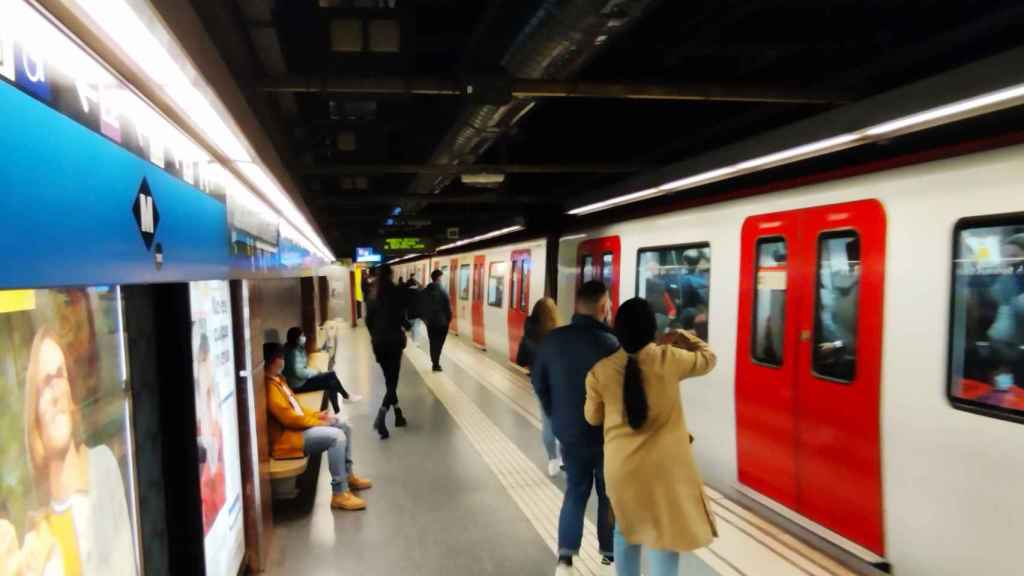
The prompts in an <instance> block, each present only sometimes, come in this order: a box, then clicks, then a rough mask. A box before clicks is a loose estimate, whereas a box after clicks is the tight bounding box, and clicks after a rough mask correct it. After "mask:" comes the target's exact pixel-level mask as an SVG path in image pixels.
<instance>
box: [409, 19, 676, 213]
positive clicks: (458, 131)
mask: <svg viewBox="0 0 1024 576" xmlns="http://www.w3.org/2000/svg"><path fill="white" fill-rule="evenodd" d="M659 2H660V0H544V2H543V3H542V4H541V6H540V8H539V9H538V10H537V11H536V13H534V15H533V17H532V18H531V19H530V20H529V22H528V23H527V25H526V26H525V27H524V29H523V30H522V32H520V34H519V36H518V37H517V38H516V40H515V41H514V42H513V44H512V47H511V48H510V49H509V50H508V52H507V53H506V54H505V57H504V58H503V60H502V64H503V65H504V67H505V69H506V71H507V73H508V75H509V76H510V77H512V78H529V79H553V80H565V79H569V78H572V77H574V76H575V75H577V74H578V73H579V72H580V70H582V69H583V67H584V66H585V65H586V64H588V63H589V62H590V61H591V60H593V58H594V57H595V56H596V55H597V54H599V53H600V51H601V49H602V48H603V47H605V46H607V45H608V44H609V43H611V42H612V41H613V40H614V38H615V37H616V36H619V35H621V34H622V33H623V32H624V31H626V30H628V29H629V28H630V27H631V26H632V25H633V24H635V23H636V22H638V21H639V20H640V19H642V18H643V16H645V15H646V14H647V13H649V12H650V11H651V10H652V9H653V8H654V6H656V5H657V4H658V3H659ZM532 107H533V102H524V101H510V102H508V103H504V104H468V105H466V106H465V107H464V108H463V109H462V110H461V112H460V113H459V115H458V118H457V120H456V122H455V124H454V125H453V126H452V128H451V129H450V130H449V131H448V133H447V134H446V135H445V137H444V139H443V140H442V141H441V144H440V145H439V146H438V147H437V149H436V150H435V151H434V154H433V156H432V157H431V159H430V163H431V164H471V163H473V162H475V161H476V159H477V158H479V157H480V155H482V154H483V153H484V152H485V151H486V150H487V149H488V148H489V147H490V146H491V145H492V144H493V143H494V142H495V141H496V140H497V139H498V138H499V137H500V136H501V135H502V134H504V133H505V132H507V131H508V130H509V129H511V128H512V127H513V126H515V125H516V123H518V122H519V121H520V120H521V119H522V118H523V116H525V115H526V114H527V113H528V112H529V111H530V109H531V108H532ZM451 180H452V176H430V175H421V176H419V177H417V178H416V179H415V180H414V181H413V184H412V191H413V192H414V193H417V194H434V193H437V192H439V191H440V190H441V189H443V188H444V187H445V186H447V185H448V183H449V182H451ZM417 207H418V206H408V207H407V210H408V209H416V208H417Z"/></svg>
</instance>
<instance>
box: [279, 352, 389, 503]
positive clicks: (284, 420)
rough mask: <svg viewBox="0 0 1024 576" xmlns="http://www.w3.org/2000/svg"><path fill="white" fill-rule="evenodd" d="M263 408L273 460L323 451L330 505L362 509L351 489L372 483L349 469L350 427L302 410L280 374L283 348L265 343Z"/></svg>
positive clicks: (331, 417)
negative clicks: (331, 493) (329, 486)
mask: <svg viewBox="0 0 1024 576" xmlns="http://www.w3.org/2000/svg"><path fill="white" fill-rule="evenodd" d="M263 361H264V372H265V374H266V385H267V407H268V409H269V411H270V416H271V418H270V423H269V427H270V446H271V457H273V458H275V459H281V460H283V459H288V458H301V457H303V456H309V457H318V456H319V455H320V453H322V452H327V465H328V467H329V468H330V470H331V490H332V491H333V493H334V496H333V497H332V498H331V508H336V509H340V510H363V509H365V508H366V502H365V501H364V500H363V499H362V498H359V497H358V496H356V495H355V494H353V491H360V490H368V489H369V488H370V487H371V486H373V483H372V482H370V481H369V480H367V479H365V478H360V477H359V476H357V475H356V474H355V472H353V471H352V429H351V428H350V427H349V425H348V423H347V422H344V421H343V420H342V419H341V418H340V417H338V416H337V415H334V414H330V413H328V412H326V411H323V412H312V411H309V410H304V409H303V408H302V406H301V405H300V404H299V401H298V400H296V399H295V394H293V393H292V390H291V388H289V387H288V384H287V382H285V380H284V378H282V377H281V371H282V370H284V351H283V350H282V348H281V346H280V345H278V344H268V345H267V346H266V347H265V353H264V359H263Z"/></svg>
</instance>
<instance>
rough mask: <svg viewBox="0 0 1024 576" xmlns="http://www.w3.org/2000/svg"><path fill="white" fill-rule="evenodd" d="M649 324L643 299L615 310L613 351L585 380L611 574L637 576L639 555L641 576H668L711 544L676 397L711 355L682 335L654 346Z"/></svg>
mask: <svg viewBox="0 0 1024 576" xmlns="http://www.w3.org/2000/svg"><path fill="white" fill-rule="evenodd" d="M657 326H658V324H657V320H656V319H655V316H654V312H653V311H652V310H651V306H650V304H648V303H647V301H646V300H643V299H640V298H633V299H631V300H629V301H627V302H625V303H624V304H623V305H622V307H621V308H619V314H618V316H617V317H616V318H615V333H616V334H617V335H618V337H619V342H620V343H621V344H622V349H621V350H619V351H618V352H616V353H615V354H612V355H611V356H609V357H607V358H605V359H604V360H601V361H600V362H598V363H597V365H595V366H594V369H593V370H591V371H590V374H589V375H588V376H587V400H586V405H585V406H586V407H585V415H586V419H587V422H589V423H590V424H593V425H595V426H603V427H604V448H605V475H606V480H607V482H608V495H609V497H610V498H611V502H612V507H613V508H614V510H615V566H616V571H617V574H618V576H639V575H640V552H641V547H643V548H646V549H647V554H648V571H647V574H648V575H649V576H676V575H677V574H678V573H679V552H681V551H689V550H695V549H697V548H702V547H704V546H707V545H708V544H710V543H711V541H712V539H714V538H715V536H717V531H716V528H715V522H714V519H713V517H712V516H711V513H710V507H709V506H708V502H707V500H706V499H705V497H704V483H703V481H702V480H701V476H700V472H699V471H698V470H697V464H696V463H695V462H694V459H693V451H692V450H691V448H690V443H691V442H692V437H690V435H689V432H688V431H687V428H686V417H685V415H684V414H683V405H682V402H681V400H680V390H679V382H680V381H681V380H683V379H685V378H691V377H696V376H702V375H704V374H707V373H708V372H710V371H711V369H712V368H714V367H715V354H714V353H713V352H712V351H711V349H710V348H708V345H707V344H705V343H704V341H702V340H701V339H700V338H698V337H697V336H696V335H695V334H693V333H692V332H687V331H683V330H675V331H673V332H671V333H670V334H669V341H670V343H669V344H664V345H656V344H655V343H654V339H655V334H656V332H657Z"/></svg>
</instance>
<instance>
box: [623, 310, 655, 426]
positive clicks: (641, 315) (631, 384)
mask: <svg viewBox="0 0 1024 576" xmlns="http://www.w3.org/2000/svg"><path fill="white" fill-rule="evenodd" d="M657 330H658V323H657V321H656V320H655V318H654V312H653V311H652V310H651V306H650V304H648V303H647V301H646V300H644V299H643V298H631V299H629V300H627V301H626V302H623V303H622V306H620V307H619V313H618V315H616V316H615V335H616V336H618V337H619V344H621V345H622V350H623V351H624V352H626V354H628V355H629V356H628V359H627V360H626V373H625V375H624V377H623V381H622V403H623V405H625V408H626V421H627V422H629V426H630V428H632V429H634V430H637V429H639V428H641V427H642V426H643V425H644V423H646V422H647V416H648V414H649V412H650V406H649V405H648V404H647V391H646V390H645V389H644V375H643V372H642V371H641V370H640V363H639V362H638V361H637V358H636V356H637V354H638V353H639V352H640V351H641V350H643V349H644V348H645V347H646V346H647V345H648V344H650V343H651V342H653V341H654V333H655V332H657Z"/></svg>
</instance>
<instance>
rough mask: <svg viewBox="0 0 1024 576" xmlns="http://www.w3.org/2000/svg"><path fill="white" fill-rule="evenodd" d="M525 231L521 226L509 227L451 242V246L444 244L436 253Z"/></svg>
mask: <svg viewBox="0 0 1024 576" xmlns="http://www.w3.org/2000/svg"><path fill="white" fill-rule="evenodd" d="M520 230H525V228H523V227H522V226H509V227H508V228H502V229H501V230H495V231H494V232H488V233H487V234H481V235H479V236H474V237H472V238H466V239H465V240H459V241H458V242H452V243H451V244H445V245H444V246H441V247H439V248H438V249H437V250H436V251H441V250H447V249H449V248H456V247H458V246H464V245H466V244H472V243H474V242H480V241H482V240H489V239H491V238H497V237H498V236H504V235H505V234H511V233H513V232H519V231H520Z"/></svg>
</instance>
